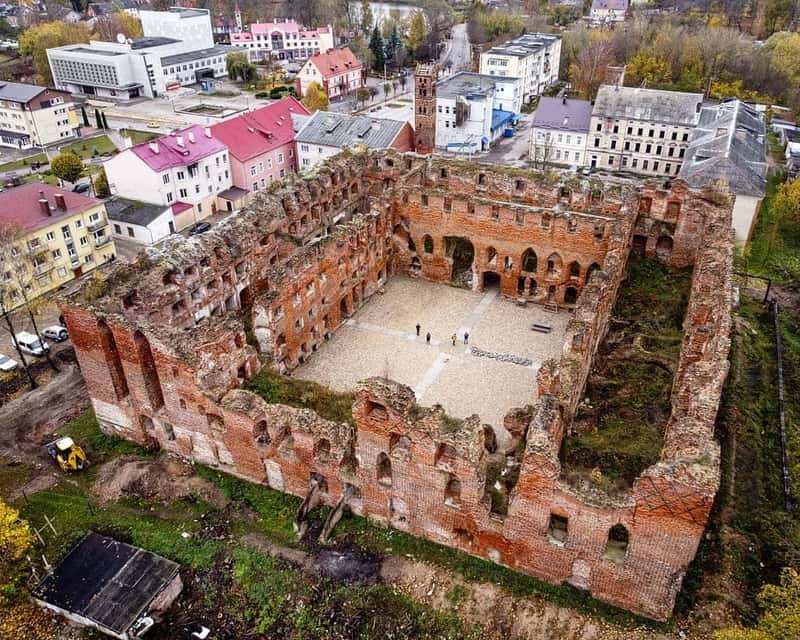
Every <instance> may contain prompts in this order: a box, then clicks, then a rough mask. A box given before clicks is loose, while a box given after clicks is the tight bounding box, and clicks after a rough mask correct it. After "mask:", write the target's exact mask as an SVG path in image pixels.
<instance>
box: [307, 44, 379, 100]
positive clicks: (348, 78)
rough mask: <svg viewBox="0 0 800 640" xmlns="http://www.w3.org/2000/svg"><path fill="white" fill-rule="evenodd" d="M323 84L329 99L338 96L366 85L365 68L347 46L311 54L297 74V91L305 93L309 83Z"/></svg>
mask: <svg viewBox="0 0 800 640" xmlns="http://www.w3.org/2000/svg"><path fill="white" fill-rule="evenodd" d="M312 82H317V83H319V84H320V85H322V88H323V89H324V90H325V93H327V94H328V98H329V99H333V98H338V97H341V96H344V95H347V94H349V93H352V92H353V91H356V90H357V89H359V88H360V87H363V86H364V69H363V67H362V66H361V63H360V62H359V61H358V58H356V57H355V55H353V52H352V51H350V49H348V48H347V47H344V48H342V49H331V50H330V51H328V52H327V53H320V54H319V55H316V56H311V57H310V58H309V59H308V60H307V61H306V63H305V64H304V65H303V67H302V68H301V69H300V72H299V73H298V74H297V93H298V95H300V96H301V97H302V96H304V95H305V93H306V89H308V85H310V84H311V83H312Z"/></svg>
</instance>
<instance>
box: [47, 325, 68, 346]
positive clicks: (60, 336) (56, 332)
mask: <svg viewBox="0 0 800 640" xmlns="http://www.w3.org/2000/svg"><path fill="white" fill-rule="evenodd" d="M42 336H44V337H45V338H47V339H48V340H53V341H54V342H64V340H66V339H67V338H69V333H68V332H67V330H66V329H65V328H64V327H61V326H59V325H57V324H54V325H52V326H50V327H46V328H45V330H44V331H42Z"/></svg>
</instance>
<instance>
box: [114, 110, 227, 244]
mask: <svg viewBox="0 0 800 640" xmlns="http://www.w3.org/2000/svg"><path fill="white" fill-rule="evenodd" d="M104 167H105V170H106V175H107V176H108V186H109V188H110V190H111V193H112V195H115V196H120V197H123V198H128V199H130V200H140V201H143V202H147V203H150V204H156V205H168V206H171V207H172V213H173V216H174V220H175V227H176V228H177V230H178V231H180V230H181V229H183V228H185V227H187V226H189V225H191V224H194V223H195V222H197V221H198V220H202V219H203V218H206V217H208V216H210V215H213V214H214V213H216V211H217V196H218V195H219V194H220V193H221V192H223V191H225V190H227V189H229V188H230V187H231V183H232V181H231V171H230V160H229V158H228V148H227V147H226V146H225V145H224V144H223V143H222V142H220V141H219V140H217V139H216V138H214V137H213V135H212V134H211V130H210V129H208V128H205V129H204V128H203V127H201V126H199V125H195V126H192V127H189V128H187V129H182V130H180V131H176V132H175V133H174V134H171V135H168V136H162V137H161V138H156V139H155V140H151V141H150V142H145V143H143V144H139V145H136V146H133V147H131V148H130V149H126V150H125V151H123V152H122V153H120V154H118V155H116V156H114V157H113V158H112V159H111V160H109V161H108V162H106V163H105V164H104Z"/></svg>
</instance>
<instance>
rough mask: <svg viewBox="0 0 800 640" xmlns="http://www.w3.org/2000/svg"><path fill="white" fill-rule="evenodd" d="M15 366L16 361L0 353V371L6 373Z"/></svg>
mask: <svg viewBox="0 0 800 640" xmlns="http://www.w3.org/2000/svg"><path fill="white" fill-rule="evenodd" d="M16 368H17V361H16V360H12V359H11V358H9V357H8V356H4V355H3V354H2V353H0V371H2V372H3V373H8V372H9V371H13V370H14V369H16Z"/></svg>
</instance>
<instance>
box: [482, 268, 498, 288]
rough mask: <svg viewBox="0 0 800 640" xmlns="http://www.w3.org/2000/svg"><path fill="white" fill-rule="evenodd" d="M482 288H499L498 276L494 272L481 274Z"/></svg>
mask: <svg viewBox="0 0 800 640" xmlns="http://www.w3.org/2000/svg"><path fill="white" fill-rule="evenodd" d="M482 284H483V288H484V290H486V289H495V288H497V289H499V288H500V274H499V273H497V272H496V271H484V272H483V282H482Z"/></svg>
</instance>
